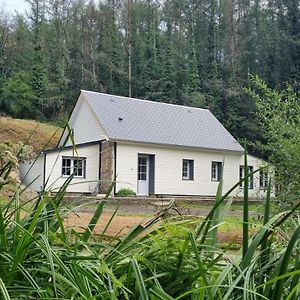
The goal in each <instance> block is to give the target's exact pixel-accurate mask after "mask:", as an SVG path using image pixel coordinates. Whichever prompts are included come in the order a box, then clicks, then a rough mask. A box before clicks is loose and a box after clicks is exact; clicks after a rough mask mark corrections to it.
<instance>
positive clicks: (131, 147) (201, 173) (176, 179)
mask: <svg viewBox="0 0 300 300" xmlns="http://www.w3.org/2000/svg"><path fill="white" fill-rule="evenodd" d="M138 153H143V154H154V155H155V193H156V194H174V195H212V196H213V195H215V194H216V191H217V187H218V182H213V181H211V162H212V161H220V162H222V161H223V159H224V161H225V164H224V171H223V172H224V192H226V191H227V190H229V189H230V188H231V187H232V186H233V185H234V184H235V183H237V182H238V181H239V166H240V165H243V164H244V163H243V154H236V153H229V152H227V153H221V152H219V153H218V152H208V151H199V150H193V149H187V148H175V147H172V148H171V147H161V146H153V145H152V146H151V145H143V144H126V143H117V170H116V174H117V185H116V190H117V191H118V190H119V189H121V188H131V189H132V190H134V191H135V192H137V160H138ZM183 159H191V160H194V180H191V181H189V180H182V160H183ZM254 161H255V166H256V165H258V161H259V160H255V158H253V157H249V165H251V164H254ZM257 176H258V175H257ZM256 179H257V180H258V178H256ZM258 184H259V181H257V184H256V185H255V187H256V188H257V187H258ZM238 193H239V189H237V190H236V191H235V194H238ZM249 194H250V196H251V195H253V196H254V195H256V194H257V190H256V191H255V190H250V191H249Z"/></svg>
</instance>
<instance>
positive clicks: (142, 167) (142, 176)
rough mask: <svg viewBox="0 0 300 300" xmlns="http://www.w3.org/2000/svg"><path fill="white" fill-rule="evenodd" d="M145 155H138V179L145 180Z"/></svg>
mask: <svg viewBox="0 0 300 300" xmlns="http://www.w3.org/2000/svg"><path fill="white" fill-rule="evenodd" d="M147 166H148V164H147V157H142V156H141V157H139V160H138V180H147Z"/></svg>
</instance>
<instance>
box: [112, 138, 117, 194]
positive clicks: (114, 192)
mask: <svg viewBox="0 0 300 300" xmlns="http://www.w3.org/2000/svg"><path fill="white" fill-rule="evenodd" d="M116 179H117V142H114V171H113V180H114V181H115V184H114V189H113V197H114V196H115V194H116V193H117V191H116Z"/></svg>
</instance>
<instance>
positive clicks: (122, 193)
mask: <svg viewBox="0 0 300 300" xmlns="http://www.w3.org/2000/svg"><path fill="white" fill-rule="evenodd" d="M116 196H118V197H131V196H136V193H135V192H134V191H133V190H132V189H120V190H119V191H118V192H117V193H116Z"/></svg>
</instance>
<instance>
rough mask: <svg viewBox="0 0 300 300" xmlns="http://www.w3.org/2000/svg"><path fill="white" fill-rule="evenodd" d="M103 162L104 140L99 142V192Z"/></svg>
mask: <svg viewBox="0 0 300 300" xmlns="http://www.w3.org/2000/svg"><path fill="white" fill-rule="evenodd" d="M101 162H102V141H100V143H99V175H98V179H99V182H98V194H99V193H100V190H101Z"/></svg>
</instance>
